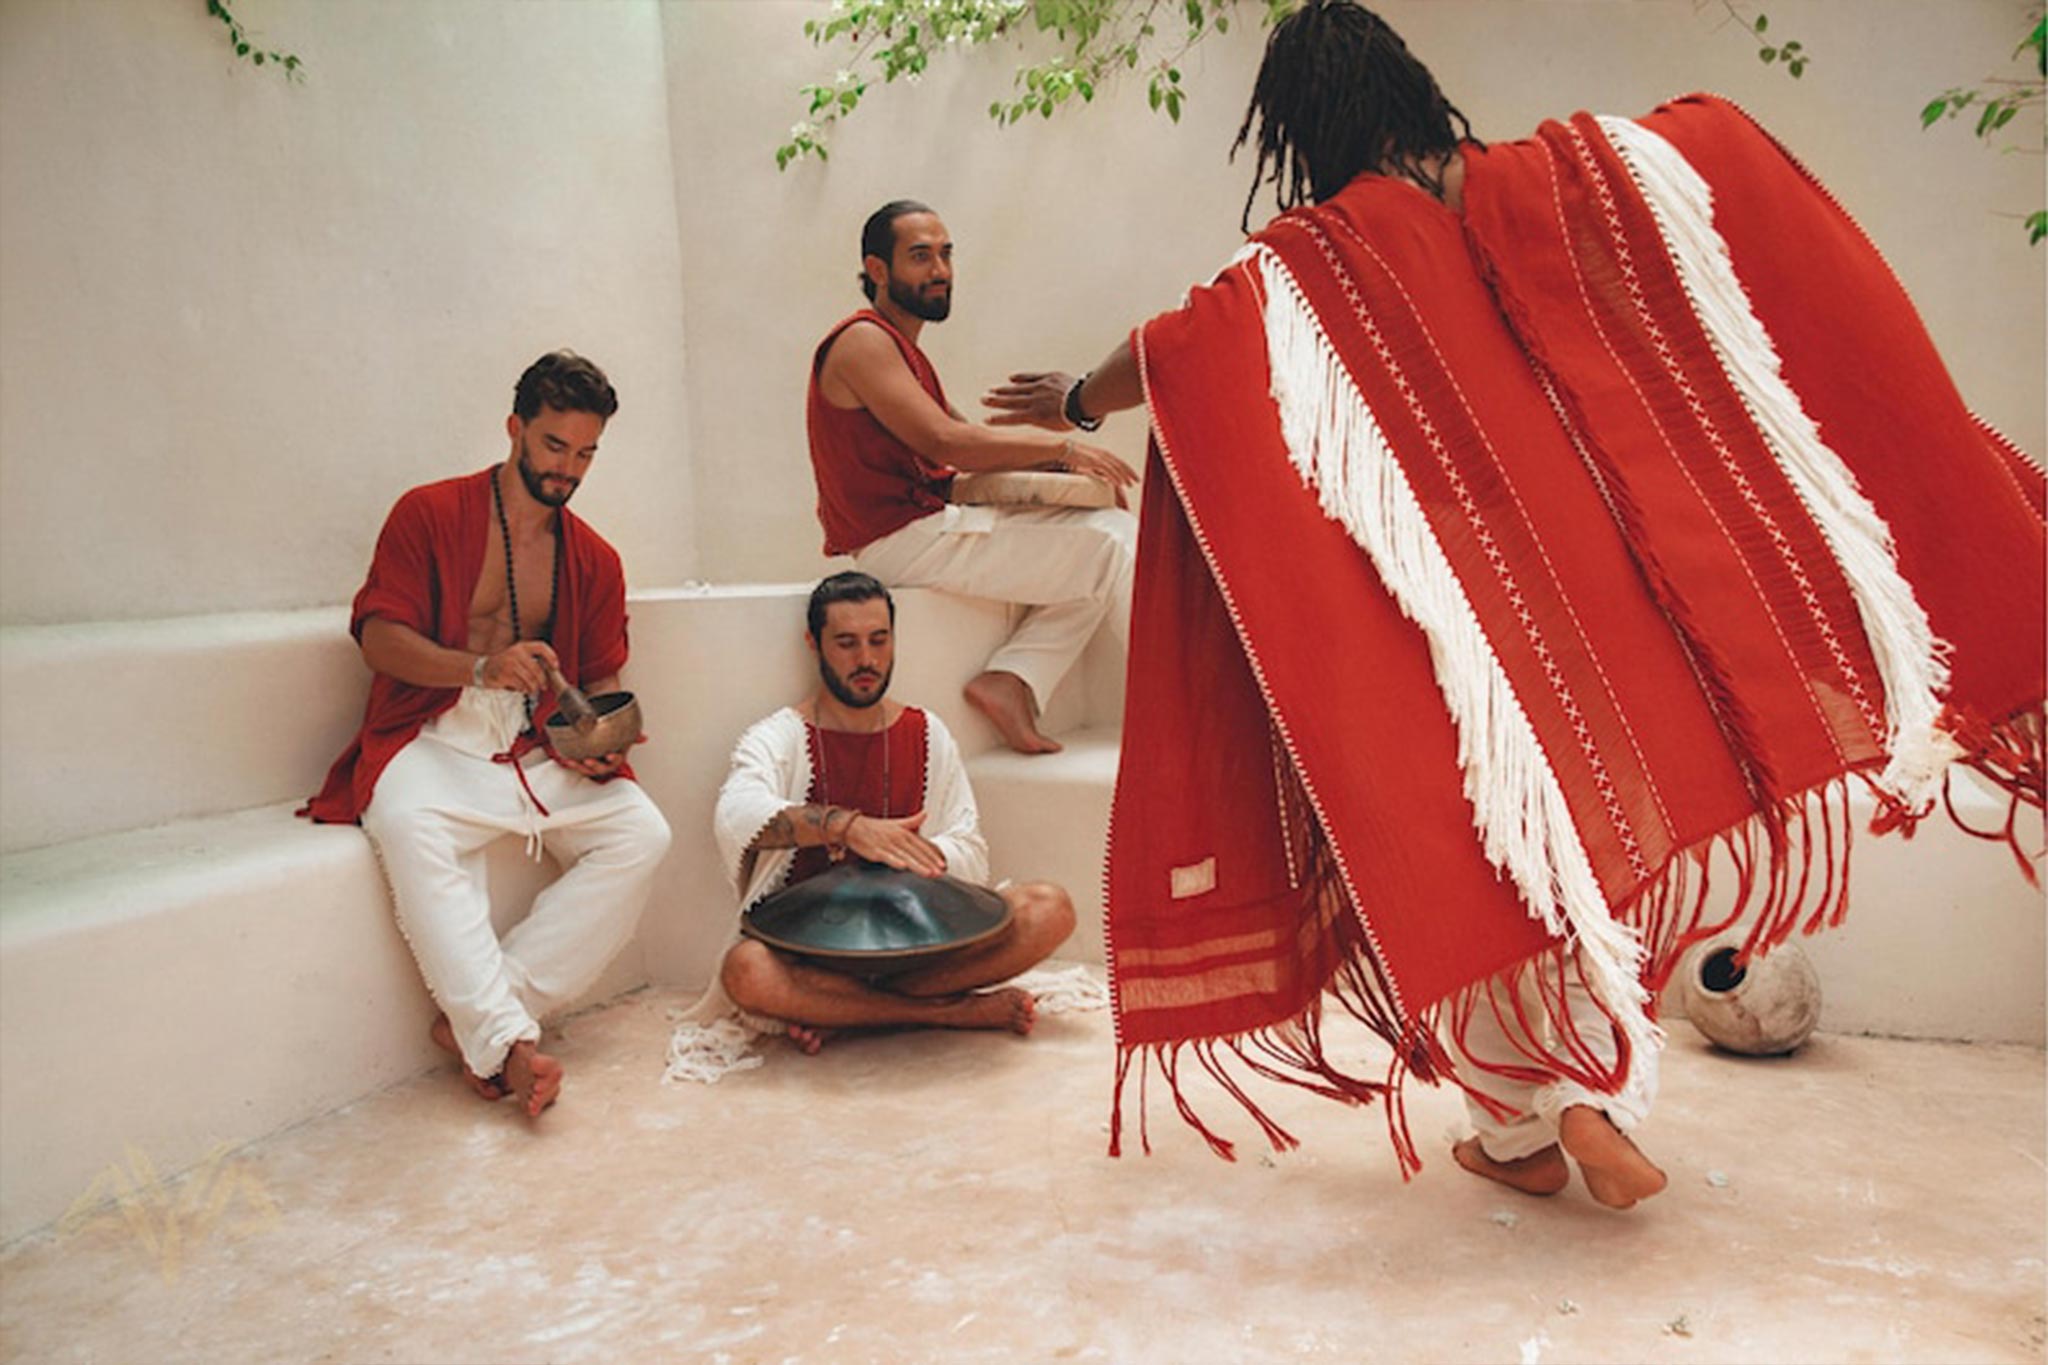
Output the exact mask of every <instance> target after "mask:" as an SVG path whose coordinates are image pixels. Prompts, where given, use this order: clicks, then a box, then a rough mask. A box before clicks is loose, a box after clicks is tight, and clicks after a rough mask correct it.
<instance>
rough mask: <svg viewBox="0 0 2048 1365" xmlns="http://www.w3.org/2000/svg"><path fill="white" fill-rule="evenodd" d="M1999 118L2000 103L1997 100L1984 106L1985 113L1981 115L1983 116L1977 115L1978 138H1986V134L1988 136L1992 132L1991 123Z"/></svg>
mask: <svg viewBox="0 0 2048 1365" xmlns="http://www.w3.org/2000/svg"><path fill="white" fill-rule="evenodd" d="M1997 117H1998V101H1997V100H1993V101H1991V102H1990V103H1989V104H1987V105H1985V106H1984V112H1983V113H1981V114H1979V115H1977V136H1978V137H1982V136H1984V134H1986V133H1988V132H1990V131H1991V121H1992V120H1993V119H1995V118H1997Z"/></svg>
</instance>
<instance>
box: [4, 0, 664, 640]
mask: <svg viewBox="0 0 2048 1365" xmlns="http://www.w3.org/2000/svg"><path fill="white" fill-rule="evenodd" d="M235 9H236V12H237V13H238V14H239V15H240V16H241V17H242V19H243V20H244V22H245V23H246V24H248V25H249V26H250V27H251V28H252V29H254V30H257V31H258V32H259V37H260V38H261V39H262V41H263V42H264V43H265V44H266V45H268V46H271V47H275V48H280V49H284V50H289V51H293V52H296V53H297V54H299V55H300V56H301V57H302V58H303V59H304V61H305V63H306V80H305V82H304V83H303V84H300V85H287V84H286V83H285V82H284V81H282V80H281V79H279V77H278V76H277V74H275V72H274V71H273V70H271V69H268V68H266V69H262V70H258V69H255V68H253V67H251V66H249V65H248V64H246V63H243V62H239V61H237V60H235V58H234V57H233V55H232V54H231V53H230V52H229V50H228V48H227V46H226V44H225V41H224V37H223V32H224V31H223V30H222V29H221V26H220V25H219V24H218V23H216V22H215V21H214V20H212V19H210V18H209V17H208V16H207V14H206V11H205V7H204V5H203V4H202V3H201V0H176V2H175V3H173V2H172V0H0V355H4V364H0V620H4V621H5V622H7V623H10V624H17V623H29V622H54V621H70V620H87V619H105V618H129V617H153V616H163V615H174V614H183V613H191V612H204V611H213V610H223V609H246V608H263V607H289V606H298V605H305V604H318V603H332V602H338V601H342V600H345V599H346V598H347V597H348V596H349V594H351V593H352V592H353V591H354V590H355V587H356V586H357V584H358V583H359V582H360V581H361V578H362V573H363V568H364V565H365V564H366V563H367V561H368V556H369V550H370V546H371V544H372V541H373V539H374V537H375V535H376V531H377V527H378V525H379V524H380V522H381V521H382V519H383V516H384V513H385V511H386V510H387V509H388V507H389V506H390V504H391V502H392V500H393V499H394V498H395V497H396V496H397V495H398V494H399V493H400V492H402V491H403V490H404V489H405V488H407V487H409V486H411V485H413V484H417V483H421V482H424V481H426V480H429V479H433V478H438V477H442V476H445V475H448V474H454V473H461V472H465V471H468V470H471V469H475V468H479V467H481V466H482V465H483V464H485V463H487V462H490V461H493V460H497V459H502V458H504V455H505V450H506V445H505V439H504V434H503V425H502V424H503V419H504V415H505V413H506V411H507V410H508V409H509V407H510V404H511V391H512V385H513V382H514V380H515V379H517V377H518V375H519V372H520V371H521V370H522V369H523V368H524V367H525V366H526V365H527V364H528V363H529V362H530V361H531V360H532V359H533V358H534V357H535V356H537V355H539V354H541V353H542V352H543V351H546V350H549V349H552V348H554V347H557V346H564V345H566V346H571V347H573V348H575V349H577V350H580V351H582V352H583V353H585V354H587V355H589V356H591V357H592V358H593V359H595V360H597V361H598V362H599V363H600V364H602V365H604V366H605V367H606V369H607V370H608V371H609V372H610V374H611V375H612V378H613V381H614V382H615V383H616V384H617V386H618V388H619V391H620V396H621V400H622V406H621V409H620V413H619V415H618V417H617V418H616V419H615V420H614V421H613V422H612V424H611V427H610V429H609V430H608V431H607V432H606V435H605V439H604V445H603V453H602V456H601V458H600V461H599V464H598V465H597V467H596V469H595V472H594V473H593V475H592V477H591V478H590V480H589V482H588V483H587V484H586V485H585V487H584V490H583V491H582V492H581V493H580V494H579V495H578V500H577V506H578V509H579V510H580V511H583V512H585V513H586V514H587V515H589V516H590V517H591V519H592V520H593V521H594V522H595V523H596V524H597V525H598V526H599V527H601V528H602V529H603V530H604V531H605V532H606V533H607V534H608V535H610V537H611V538H612V539H613V540H614V541H615V542H616V543H617V544H618V545H619V547H620V549H621V550H622V552H623V553H624V554H625V557H626V562H627V569H628V573H629V574H630V575H631V577H632V579H633V581H634V582H635V583H636V584H638V583H662V582H674V581H677V580H679V579H681V578H683V577H686V576H687V575H689V574H690V573H691V572H693V570H694V568H695V560H696V555H695V545H694V535H693V515H692V491H691V483H690V479H689V476H688V473H687V469H688V464H687V454H688V452H687V441H688V436H687V429H686V423H685V418H684V413H685V402H684V390H683V383H682V374H683V369H684V358H685V356H684V345H683V326H682V316H681V312H680V308H679V301H680V298H681V285H680V265H679V248H678V241H677V237H676V234H675V231H674V221H675V196H674V187H673V185H672V184H671V176H672V173H673V171H672V167H673V164H674V163H673V161H672V159H671V156H670V151H669V146H668V134H669V127H668V120H667V110H666V101H667V88H666V84H665V82H664V79H663V70H662V46H661V38H660V21H659V17H658V9H657V7H656V5H655V3H654V0H607V3H603V4H580V3H571V2H569V0H522V3H518V4H508V3H504V2H503V0H347V3H339V2H338V0H237V3H236V5H235Z"/></svg>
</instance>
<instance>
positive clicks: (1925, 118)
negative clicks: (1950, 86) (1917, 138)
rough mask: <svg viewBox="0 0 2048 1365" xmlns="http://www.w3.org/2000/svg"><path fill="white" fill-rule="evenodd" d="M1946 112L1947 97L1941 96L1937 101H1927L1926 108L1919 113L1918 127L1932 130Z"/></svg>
mask: <svg viewBox="0 0 2048 1365" xmlns="http://www.w3.org/2000/svg"><path fill="white" fill-rule="evenodd" d="M1947 112H1948V96H1947V95H1943V96H1942V97H1941V98H1940V99H1938V100H1931V101H1929V102H1928V105H1927V107H1926V108H1925V109H1922V110H1921V111H1920V126H1921V127H1922V128H1932V127H1933V126H1934V125H1935V124H1937V123H1939V122H1941V116H1942V115H1943V114H1945V113H1947Z"/></svg>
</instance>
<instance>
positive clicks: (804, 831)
mask: <svg viewBox="0 0 2048 1365" xmlns="http://www.w3.org/2000/svg"><path fill="white" fill-rule="evenodd" d="M832 813H833V808H832V807H830V806H791V807H789V808H788V809H787V810H781V811H777V812H776V813H775V818H774V819H773V820H770V821H769V822H768V823H767V824H766V825H763V826H762V827H761V832H760V833H759V834H756V835H755V836H754V842H753V843H751V844H749V845H748V847H749V848H805V847H808V846H810V845H812V844H823V843H826V842H828V838H827V836H828V835H829V833H830V830H829V829H828V827H827V820H828V818H829V817H830V816H831V814H832ZM799 821H801V822H802V824H801V827H799V824H798V822H799Z"/></svg>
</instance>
